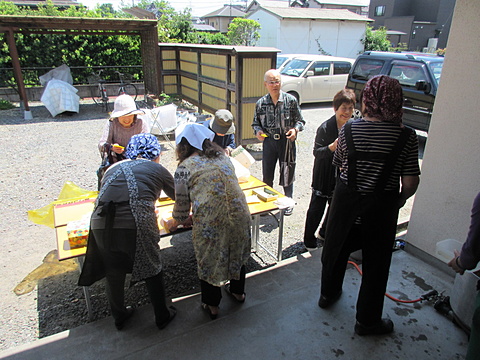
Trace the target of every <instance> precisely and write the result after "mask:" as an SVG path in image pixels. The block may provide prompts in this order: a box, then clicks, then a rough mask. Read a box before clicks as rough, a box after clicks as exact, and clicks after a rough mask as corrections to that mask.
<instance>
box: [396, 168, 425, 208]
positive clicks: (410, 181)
mask: <svg viewBox="0 0 480 360" xmlns="http://www.w3.org/2000/svg"><path fill="white" fill-rule="evenodd" d="M400 182H401V189H400V196H399V199H398V207H399V208H401V207H402V206H403V205H405V203H406V202H407V200H408V198H410V197H411V196H413V194H415V192H416V191H417V188H418V184H419V183H420V176H411V175H407V176H402V177H401V178H400Z"/></svg>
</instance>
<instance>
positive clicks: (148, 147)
mask: <svg viewBox="0 0 480 360" xmlns="http://www.w3.org/2000/svg"><path fill="white" fill-rule="evenodd" d="M161 152H162V146H161V145H160V143H159V142H158V139H157V138H156V136H155V135H152V134H147V133H144V134H137V135H133V136H132V137H131V138H130V141H129V142H128V145H127V148H126V150H125V155H126V157H127V158H128V159H132V160H135V159H137V158H138V157H141V158H142V159H147V160H154V159H156V158H157V157H159V156H160V153H161Z"/></svg>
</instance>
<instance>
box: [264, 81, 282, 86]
mask: <svg viewBox="0 0 480 360" xmlns="http://www.w3.org/2000/svg"><path fill="white" fill-rule="evenodd" d="M280 83H281V81H280V80H276V81H267V84H268V85H279V84H280Z"/></svg>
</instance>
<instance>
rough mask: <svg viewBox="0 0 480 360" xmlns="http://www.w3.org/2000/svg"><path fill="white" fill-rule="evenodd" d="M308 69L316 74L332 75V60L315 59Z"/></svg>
mask: <svg viewBox="0 0 480 360" xmlns="http://www.w3.org/2000/svg"><path fill="white" fill-rule="evenodd" d="M308 70H310V71H313V75H314V76H320V75H330V62H326V61H315V62H314V63H313V64H312V66H310V68H309V69H308Z"/></svg>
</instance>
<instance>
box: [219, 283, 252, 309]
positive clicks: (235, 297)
mask: <svg viewBox="0 0 480 360" xmlns="http://www.w3.org/2000/svg"><path fill="white" fill-rule="evenodd" d="M224 288H225V292H226V293H227V294H228V295H230V296H231V297H232V298H233V299H234V300H235V301H236V302H238V303H241V304H243V303H244V302H245V299H246V297H247V294H246V293H243V294H242V295H240V294H235V293H232V290H231V289H230V284H226V285H225V287H224ZM237 295H238V296H243V299H241V300H240V299H239V298H238V297H237Z"/></svg>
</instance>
